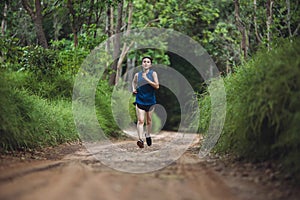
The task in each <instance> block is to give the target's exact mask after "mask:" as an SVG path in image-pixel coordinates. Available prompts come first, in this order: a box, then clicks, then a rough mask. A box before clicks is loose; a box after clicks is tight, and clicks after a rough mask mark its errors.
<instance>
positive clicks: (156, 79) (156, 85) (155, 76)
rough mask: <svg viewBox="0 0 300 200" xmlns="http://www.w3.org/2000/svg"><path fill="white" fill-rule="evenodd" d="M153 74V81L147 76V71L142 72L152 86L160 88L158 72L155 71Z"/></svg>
mask: <svg viewBox="0 0 300 200" xmlns="http://www.w3.org/2000/svg"><path fill="white" fill-rule="evenodd" d="M152 76H153V81H151V80H150V79H149V78H148V77H147V75H146V73H143V74H142V77H143V78H144V79H145V80H146V81H147V82H148V83H149V84H150V85H151V86H152V87H154V88H155V89H157V90H158V89H159V82H158V77H157V73H156V72H153V73H152Z"/></svg>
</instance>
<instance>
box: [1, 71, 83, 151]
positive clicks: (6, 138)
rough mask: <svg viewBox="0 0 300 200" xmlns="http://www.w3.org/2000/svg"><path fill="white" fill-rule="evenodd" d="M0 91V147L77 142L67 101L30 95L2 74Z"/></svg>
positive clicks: (6, 75)
mask: <svg viewBox="0 0 300 200" xmlns="http://www.w3.org/2000/svg"><path fill="white" fill-rule="evenodd" d="M0 91H1V97H0V121H1V124H0V141H1V144H0V147H1V148H4V149H10V150H15V149H19V148H36V147H43V146H49V145H57V144H60V143H64V142H68V141H74V140H76V139H78V135H77V134H76V130H75V126H74V122H73V115H72V107H71V103H70V102H67V101H63V100H60V101H59V100H56V101H51V102H50V101H47V100H43V99H41V98H40V97H38V96H36V95H30V94H28V92H26V91H25V90H22V89H17V88H16V87H15V82H14V81H13V79H12V78H10V77H9V74H7V73H2V78H1V81H0Z"/></svg>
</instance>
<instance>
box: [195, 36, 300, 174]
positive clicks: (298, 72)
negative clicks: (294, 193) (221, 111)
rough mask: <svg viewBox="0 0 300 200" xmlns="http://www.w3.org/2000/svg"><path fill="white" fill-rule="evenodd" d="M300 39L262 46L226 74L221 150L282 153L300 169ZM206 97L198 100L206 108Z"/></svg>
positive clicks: (253, 155)
mask: <svg viewBox="0 0 300 200" xmlns="http://www.w3.org/2000/svg"><path fill="white" fill-rule="evenodd" d="M299 45H300V40H297V41H293V42H289V41H287V40H286V41H285V43H284V44H281V45H280V46H279V47H277V48H274V49H273V50H271V51H270V52H268V51H266V50H262V51H260V52H259V53H258V54H257V55H256V56H255V57H254V58H253V59H252V60H251V61H249V62H248V63H246V64H245V65H243V66H241V67H239V68H237V69H236V73H234V74H232V75H229V76H227V77H226V78H225V79H224V82H225V88H226V94H227V112H226V121H225V126H224V129H223V133H222V135H221V138H220V140H219V142H218V144H217V146H216V150H217V151H221V152H228V151H231V152H234V153H236V154H237V155H240V156H242V157H245V158H249V159H253V160H257V161H261V160H266V159H279V160H280V161H283V162H284V163H285V166H286V167H287V169H288V170H290V171H291V172H293V173H294V174H295V175H296V174H299V172H300V161H299V158H300V151H299V150H300V135H299V131H300V125H299V123H298V122H299V119H300V101H299V99H300V79H299V76H300V57H299V54H300V46H299ZM208 98H209V97H207V96H206V97H204V99H202V100H201V102H200V105H204V106H203V107H204V109H203V108H200V109H202V110H204V111H205V112H206V111H209V105H208V104H209V101H208ZM205 106H207V107H208V108H205ZM205 116H208V115H207V114H206V115H205ZM202 120H203V119H202ZM205 120H206V122H201V123H202V124H205V123H207V121H208V120H209V119H208V117H206V119H204V121H205ZM204 128H206V126H204ZM299 178H300V177H299Z"/></svg>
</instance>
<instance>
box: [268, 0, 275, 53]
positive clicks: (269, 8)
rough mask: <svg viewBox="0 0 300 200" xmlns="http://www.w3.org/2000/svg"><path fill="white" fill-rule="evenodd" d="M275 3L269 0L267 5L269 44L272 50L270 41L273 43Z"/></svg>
mask: <svg viewBox="0 0 300 200" xmlns="http://www.w3.org/2000/svg"><path fill="white" fill-rule="evenodd" d="M273 4H274V1H273V0H267V5H266V11H267V22H266V24H267V46H268V49H269V50H270V43H271V37H272V36H271V24H272V21H273V11H272V8H273Z"/></svg>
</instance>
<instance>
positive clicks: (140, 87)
mask: <svg viewBox="0 0 300 200" xmlns="http://www.w3.org/2000/svg"><path fill="white" fill-rule="evenodd" d="M151 67H152V58H151V57H149V56H145V57H143V58H142V71H140V72H138V73H136V74H135V75H134V77H133V80H132V89H133V94H135V95H136V98H135V102H134V105H135V107H136V115H137V133H138V138H139V140H138V141H137V145H138V146H139V147H140V148H144V141H143V140H142V134H143V132H144V123H145V114H146V134H145V137H146V142H147V145H148V146H151V144H152V140H151V136H150V133H151V130H152V113H153V111H154V105H155V104H156V97H155V90H158V89H159V82H158V77H157V73H156V72H155V71H153V70H152V69H151Z"/></svg>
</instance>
